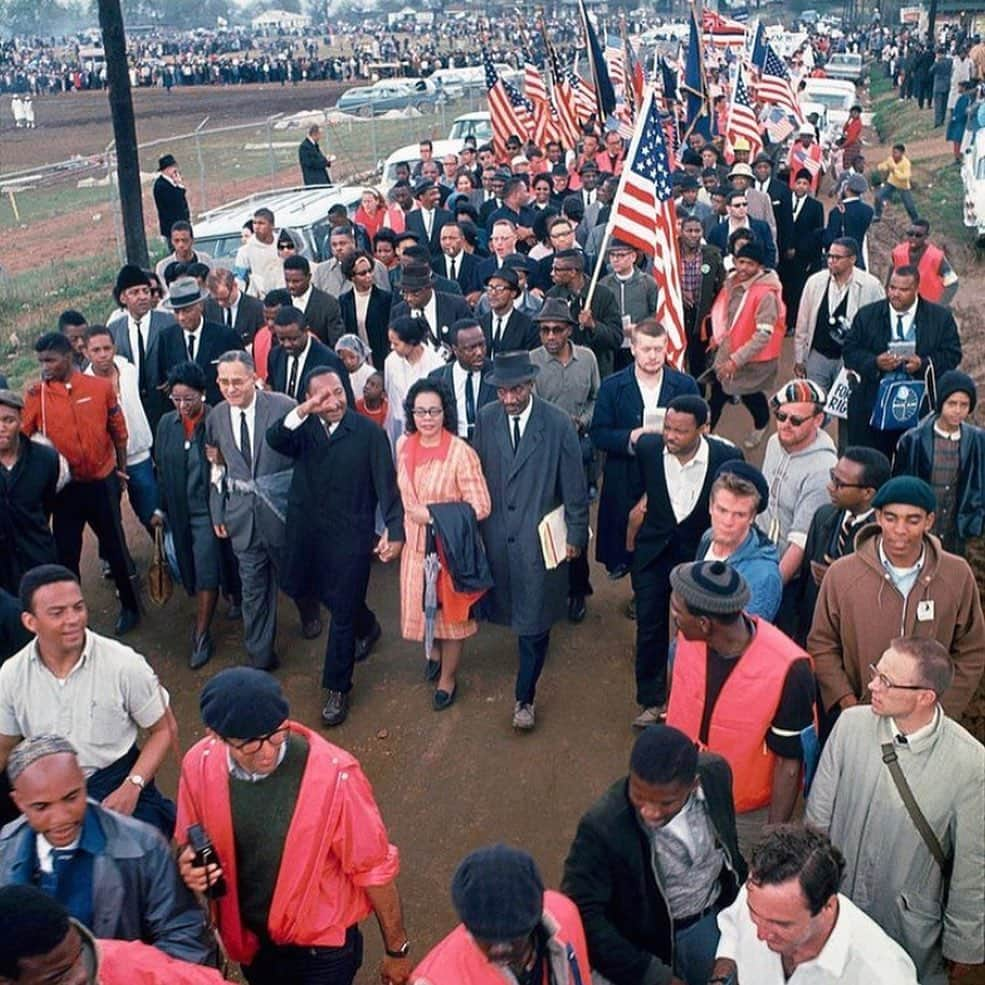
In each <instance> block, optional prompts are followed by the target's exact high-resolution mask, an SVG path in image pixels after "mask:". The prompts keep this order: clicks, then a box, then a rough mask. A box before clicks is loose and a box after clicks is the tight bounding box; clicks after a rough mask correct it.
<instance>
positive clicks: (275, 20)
mask: <svg viewBox="0 0 985 985" xmlns="http://www.w3.org/2000/svg"><path fill="white" fill-rule="evenodd" d="M250 24H251V26H252V27H253V30H254V31H264V30H267V31H278V30H284V31H300V30H302V29H303V28H306V27H308V26H309V25H310V24H311V18H310V17H308V16H306V15H305V14H292V13H291V12H290V11H287V10H268V11H267V12H266V13H263V14H257V16H256V17H254V18H253V20H252V21H250Z"/></svg>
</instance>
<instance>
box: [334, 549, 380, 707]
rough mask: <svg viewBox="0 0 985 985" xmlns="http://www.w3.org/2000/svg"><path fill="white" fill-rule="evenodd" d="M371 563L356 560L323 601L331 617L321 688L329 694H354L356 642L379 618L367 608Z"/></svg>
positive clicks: (367, 559) (371, 628)
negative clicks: (353, 671)
mask: <svg viewBox="0 0 985 985" xmlns="http://www.w3.org/2000/svg"><path fill="white" fill-rule="evenodd" d="M371 563H372V562H371V559H370V556H369V555H368V554H367V555H366V557H364V558H357V559H355V560H354V561H353V563H352V564H351V565H350V567H349V570H348V572H347V575H346V577H340V578H339V579H338V581H337V583H336V585H335V586H334V588H335V590H334V591H333V593H332V595H331V596H330V597H327V596H326V597H323V598H322V604H323V605H324V606H325V607H326V608H327V609H328V610H329V611H330V612H331V613H332V625H331V628H330V629H329V631H328V642H327V643H326V645H325V666H324V669H323V670H322V687H324V688H328V690H329V691H343V692H345V693H348V692H349V691H351V690H352V669H353V667H354V666H355V656H356V640H357V639H362V638H363V637H364V636H369V634H370V633H371V632H372V631H373V626H374V625H375V623H376V616H375V615H374V614H373V611H372V610H371V609H370V608H369V607H368V606H367V605H366V591H367V589H368V588H369V572H370V567H371Z"/></svg>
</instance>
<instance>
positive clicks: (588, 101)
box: [567, 69, 604, 123]
mask: <svg viewBox="0 0 985 985" xmlns="http://www.w3.org/2000/svg"><path fill="white" fill-rule="evenodd" d="M567 81H568V86H569V87H570V89H571V93H572V95H573V97H574V104H575V113H576V115H577V117H578V122H579V123H587V122H588V121H589V120H590V119H591V118H592V117H593V116H598V112H599V110H598V104H597V103H596V101H595V89H594V88H593V87H592V84H591V83H590V82H586V81H585V80H584V79H583V78H582V77H581V76H580V75H578V74H577V72H574V71H572V70H571V69H568V74H567ZM602 122H604V121H602Z"/></svg>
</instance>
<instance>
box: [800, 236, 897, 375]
mask: <svg viewBox="0 0 985 985" xmlns="http://www.w3.org/2000/svg"><path fill="white" fill-rule="evenodd" d="M857 254H858V244H857V243H856V242H855V240H853V239H849V238H847V237H844V238H840V239H836V240H834V241H833V242H832V243H831V245H830V246H829V247H828V252H827V256H826V258H825V259H826V262H827V270H819V271H818V272H817V273H815V274H811V276H810V277H808V278H807V281H806V283H805V284H804V290H803V293H802V294H801V296H800V306H799V308H798V309H797V321H796V327H795V329H794V368H793V371H794V375H795V376H796V377H798V378H799V379H808V380H811V381H812V382H814V383H816V384H817V385H818V386H819V387H821V389H822V390H824V391H825V393H828V392H830V390H831V387H832V386H833V385H834V382H835V380H836V379H837V378H838V373H839V371H840V370H841V365H842V363H841V350H842V346H843V345H844V343H845V338H846V337H847V336H848V330H849V329H850V328H851V325H852V321H853V320H854V318H855V315H856V313H857V312H858V309H859V308H861V307H862V306H863V305H866V304H872V303H873V302H874V301H879V300H881V299H882V298H884V297H885V296H886V295H885V291H883V289H882V284H880V283H879V279H878V278H877V277H875V276H873V275H872V274H870V273H867V272H866V271H865V270H860V269H859V268H858V266H856V263H855V260H856V257H857Z"/></svg>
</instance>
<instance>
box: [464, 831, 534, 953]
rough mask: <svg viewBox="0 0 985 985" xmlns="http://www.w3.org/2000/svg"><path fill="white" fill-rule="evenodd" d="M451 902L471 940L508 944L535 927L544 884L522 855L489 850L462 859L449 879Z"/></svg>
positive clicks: (501, 848) (494, 847) (504, 847)
mask: <svg viewBox="0 0 985 985" xmlns="http://www.w3.org/2000/svg"><path fill="white" fill-rule="evenodd" d="M451 899H452V903H453V904H454V905H455V909H456V910H457V911H458V915H459V917H460V918H461V920H462V923H464V924H465V927H466V929H467V930H468V932H469V933H470V934H471V935H472V936H473V937H477V938H478V939H479V940H482V941H492V942H500V941H512V940H516V939H517V938H519V937H524V936H526V935H527V934H529V933H531V932H532V931H533V929H534V927H536V926H537V924H538V923H540V921H541V918H542V916H543V912H544V883H543V881H542V880H541V878H540V873H539V872H538V871H537V864H536V863H535V862H534V860H533V858H531V857H530V855H528V854H527V853H526V852H523V851H520V850H519V849H516V848H510V847H509V846H508V845H492V846H491V847H489V848H480V849H479V850H478V851H475V852H472V853H471V854H470V855H467V856H466V857H465V858H464V859H463V860H462V862H461V864H460V865H459V866H458V868H457V869H456V870H455V875H454V877H453V878H452V883H451Z"/></svg>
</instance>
